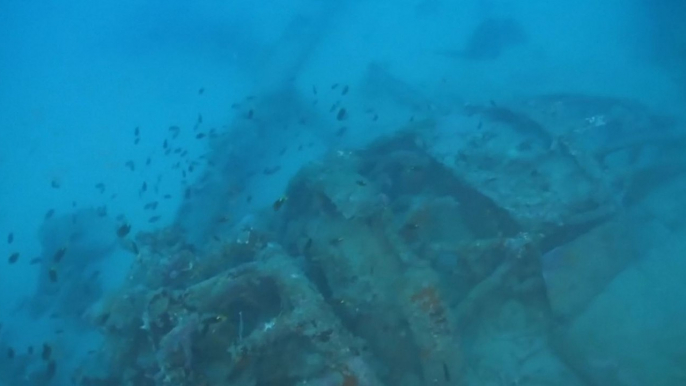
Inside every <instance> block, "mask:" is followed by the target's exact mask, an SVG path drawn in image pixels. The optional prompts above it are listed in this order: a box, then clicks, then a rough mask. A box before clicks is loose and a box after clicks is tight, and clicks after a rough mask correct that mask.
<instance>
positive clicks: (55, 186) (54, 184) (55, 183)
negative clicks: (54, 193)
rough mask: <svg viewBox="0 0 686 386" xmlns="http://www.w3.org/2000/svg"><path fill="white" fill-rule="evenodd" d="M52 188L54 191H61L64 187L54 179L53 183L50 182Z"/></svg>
mask: <svg viewBox="0 0 686 386" xmlns="http://www.w3.org/2000/svg"><path fill="white" fill-rule="evenodd" d="M50 186H51V187H52V188H53V189H59V188H60V187H61V186H62V183H61V182H60V181H59V180H58V179H57V178H53V179H52V181H50Z"/></svg>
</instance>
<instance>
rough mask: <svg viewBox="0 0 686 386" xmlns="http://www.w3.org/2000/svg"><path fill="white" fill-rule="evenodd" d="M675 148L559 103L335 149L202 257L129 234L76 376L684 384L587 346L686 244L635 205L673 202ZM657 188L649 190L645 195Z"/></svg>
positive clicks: (674, 351)
mask: <svg viewBox="0 0 686 386" xmlns="http://www.w3.org/2000/svg"><path fill="white" fill-rule="evenodd" d="M617 133H621V135H617ZM618 138H621V139H622V141H621V142H620V141H619V140H618ZM685 139H686V136H684V134H683V132H679V131H678V130H677V128H676V127H675V124H674V123H673V122H671V121H669V120H667V119H665V118H661V117H657V116H654V115H652V114H651V113H650V112H649V111H647V110H646V109H644V108H643V107H641V106H637V105H635V104H634V103H633V102H629V101H623V100H618V99H609V98H592V97H586V96H575V95H551V96H545V97H539V98H531V99H525V100H521V101H514V102H512V103H510V104H508V107H505V106H504V105H500V104H495V103H492V104H491V105H489V106H465V107H464V109H463V110H462V111H460V112H459V113H454V114H453V116H452V117H450V118H441V119H433V120H426V121H420V122H413V123H411V124H410V125H408V126H407V127H406V128H404V129H403V130H400V131H399V132H398V133H397V134H394V135H391V136H388V137H384V138H380V139H378V140H376V141H375V142H373V143H371V144H370V145H369V146H367V147H365V148H363V149H357V150H339V151H334V152H332V153H330V154H328V155H327V156H325V157H323V158H321V159H319V160H318V161H316V162H312V163H310V164H308V165H307V166H305V167H304V168H302V170H300V171H299V172H298V173H297V174H296V176H295V177H294V178H293V179H292V180H291V181H290V184H289V185H288V188H287V190H286V192H285V193H284V196H283V198H282V199H280V200H279V201H278V202H277V203H276V204H275V205H274V206H273V208H266V209H265V210H264V211H263V212H260V213H257V214H255V217H254V219H253V221H250V222H243V223H237V224H235V226H234V227H232V228H231V229H230V230H227V231H226V232H225V233H224V234H221V235H218V236H216V237H215V239H214V240H213V241H207V242H206V244H205V245H203V246H202V247H197V246H195V245H193V244H192V243H190V242H189V241H188V240H186V238H185V236H184V232H182V231H180V230H179V229H180V227H177V226H172V227H170V228H166V229H163V230H160V231H157V232H154V233H143V234H139V235H137V236H136V243H137V245H138V256H137V258H136V262H135V263H134V265H133V267H132V268H131V271H130V273H129V276H128V278H127V281H126V284H125V285H124V286H123V287H122V288H121V289H120V290H119V291H118V292H117V293H116V294H113V295H111V296H109V297H107V298H106V299H105V300H103V301H102V302H100V303H99V304H98V305H97V306H96V307H94V308H93V309H92V310H91V311H90V318H91V320H92V322H93V323H94V324H95V325H97V326H98V328H99V329H100V330H101V331H102V333H103V335H104V336H105V343H104V345H103V347H102V349H101V350H100V351H98V352H97V353H95V354H94V355H92V357H91V358H89V359H88V360H87V361H85V362H84V363H83V364H82V365H81V367H80V369H79V370H78V371H77V372H76V373H75V374H74V377H73V379H74V381H75V382H76V383H77V384H79V385H84V386H89V385H137V386H145V385H151V386H152V385H194V386H198V385H208V386H209V385H212V386H214V385H229V384H230V385H306V384H307V385H315V386H318V385H321V386H325V385H326V386H328V385H336V386H366V385H403V386H415V385H417V386H419V385H429V384H431V385H494V386H503V385H551V384H555V385H563V386H564V385H570V386H576V385H578V386H581V385H595V384H603V385H611V386H615V385H616V386H622V385H634V384H636V385H638V384H660V385H663V384H664V385H667V384H677V383H678V381H679V379H682V378H680V377H683V374H679V373H673V374H668V375H664V378H663V379H660V380H659V381H657V382H656V383H647V380H648V378H647V377H648V374H649V372H648V370H646V369H645V366H643V367H639V368H634V369H632V371H624V370H625V369H627V368H628V367H627V366H630V365H632V364H633V363H634V362H635V361H636V359H634V362H632V361H625V360H624V359H625V357H622V355H623V351H626V348H625V347H623V346H622V345H621V344H620V343H619V337H616V336H612V335H611V334H609V335H603V336H597V337H596V342H598V343H599V344H604V345H605V347H604V348H603V349H602V350H601V349H600V348H598V347H594V346H590V345H588V344H584V343H583V342H584V339H585V337H587V336H596V335H597V334H599V330H597V329H595V328H596V327H597V325H598V324H597V323H596V322H595V321H597V318H600V319H602V318H607V317H608V315H607V312H608V311H607V310H611V309H612V307H611V306H608V304H610V305H611V304H613V303H612V300H613V296H615V297H617V296H618V295H617V293H616V291H615V292H613V288H614V287H615V286H621V285H622V282H621V281H620V280H621V279H623V278H625V277H626V276H627V275H629V276H631V275H636V274H637V273H636V272H635V270H637V269H638V270H639V271H642V272H645V271H646V270H648V271H649V270H650V269H651V268H649V267H650V266H649V261H650V260H649V259H648V260H646V259H645V258H643V257H642V256H643V255H645V254H649V253H654V252H653V251H654V249H653V247H656V246H663V247H664V244H665V243H664V242H663V241H664V240H665V238H669V237H672V236H669V235H671V234H672V233H678V232H681V233H678V234H681V235H683V233H684V225H685V224H681V223H678V219H674V218H666V217H665V215H668V214H669V212H670V211H668V210H667V211H665V212H666V213H657V212H650V213H646V211H645V210H644V209H640V208H642V207H641V205H640V204H641V203H642V202H643V201H644V200H646V199H649V198H650V197H651V195H654V194H657V193H655V192H658V191H659V189H663V190H665V189H667V191H670V190H669V189H670V187H671V186H673V187H674V189H679V188H678V187H679V186H681V185H679V184H678V181H680V178H682V177H683V175H684V174H686V164H684V162H683V157H678V155H679V151H678V148H679V146H678V145H679V144H683V142H684V140H685ZM679 159H681V162H679ZM656 170H660V171H664V172H662V173H653V172H654V171H656ZM648 171H650V173H648ZM648 174H650V175H651V176H658V177H659V178H657V179H653V180H651V182H650V183H649V186H646V182H645V178H646V176H647V175H648ZM664 194H665V195H667V196H669V193H664ZM672 200H674V199H672ZM637 208H638V209H637ZM633 221H637V222H639V223H641V222H640V221H643V222H642V224H645V227H652V228H654V229H655V232H653V233H649V235H648V236H641V234H644V233H640V234H639V232H638V231H637V230H636V229H635V226H634V225H631V224H632V222H633ZM670 226H671V228H669V229H667V227H670ZM666 234H669V235H667V236H666ZM673 248H675V247H674V246H671V248H666V247H665V248H663V249H665V250H667V249H669V250H670V251H671V250H672V249H673ZM637 263H640V264H642V265H643V266H642V268H641V267H639V268H636V267H637V266H636V264H637ZM663 264H666V263H664V262H663ZM674 264H678V263H677V262H674ZM630 279H631V278H629V279H625V280H629V281H628V282H629V283H631V281H630ZM674 285H675V286H676V285H678V284H676V283H675V284H674ZM643 290H645V291H649V289H648V288H643ZM617 317H618V316H616V315H615V316H614V318H615V319H616V318H617ZM664 317H665V318H669V315H665V316H664ZM594 318H595V319H594ZM605 328H607V327H605ZM674 328H675V330H674V331H675V333H678V332H679V331H681V333H684V331H683V327H682V328H681V330H679V327H678V326H674ZM627 329H629V327H627ZM613 339H614V340H613ZM644 343H645V345H644V347H647V345H649V344H650V342H649V341H648V340H647V339H646V341H645V342H644ZM608 350H615V351H613V352H608ZM669 350H671V351H669ZM664 353H665V354H664V355H665V356H669V355H672V358H671V359H667V360H675V358H678V356H679V355H684V351H683V347H682V348H678V347H674V345H671V346H669V347H666V348H665V350H664ZM639 357H640V356H639ZM634 358H638V357H634ZM651 363H654V362H651ZM670 377H671V378H670ZM632 382H634V383H632ZM670 382H671V383H670Z"/></svg>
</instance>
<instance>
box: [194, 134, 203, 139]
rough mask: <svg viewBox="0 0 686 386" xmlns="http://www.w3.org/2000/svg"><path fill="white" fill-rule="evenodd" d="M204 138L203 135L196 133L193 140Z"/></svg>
mask: <svg viewBox="0 0 686 386" xmlns="http://www.w3.org/2000/svg"><path fill="white" fill-rule="evenodd" d="M203 138H205V133H198V134H196V135H195V139H203Z"/></svg>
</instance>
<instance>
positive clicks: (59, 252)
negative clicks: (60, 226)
mask: <svg viewBox="0 0 686 386" xmlns="http://www.w3.org/2000/svg"><path fill="white" fill-rule="evenodd" d="M66 253H67V247H62V248H60V249H58V250H57V251H56V252H55V254H54V255H53V256H52V260H53V261H54V262H55V263H59V262H60V261H62V258H64V255H65V254H66Z"/></svg>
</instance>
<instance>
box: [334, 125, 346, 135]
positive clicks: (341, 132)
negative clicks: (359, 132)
mask: <svg viewBox="0 0 686 386" xmlns="http://www.w3.org/2000/svg"><path fill="white" fill-rule="evenodd" d="M346 131H348V128H347V127H345V126H343V127H341V128H340V129H338V130H336V137H342V136H343V135H344V134H345V132H346Z"/></svg>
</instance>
